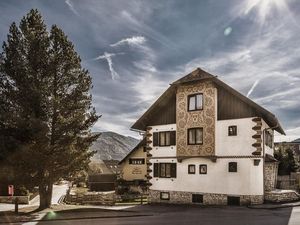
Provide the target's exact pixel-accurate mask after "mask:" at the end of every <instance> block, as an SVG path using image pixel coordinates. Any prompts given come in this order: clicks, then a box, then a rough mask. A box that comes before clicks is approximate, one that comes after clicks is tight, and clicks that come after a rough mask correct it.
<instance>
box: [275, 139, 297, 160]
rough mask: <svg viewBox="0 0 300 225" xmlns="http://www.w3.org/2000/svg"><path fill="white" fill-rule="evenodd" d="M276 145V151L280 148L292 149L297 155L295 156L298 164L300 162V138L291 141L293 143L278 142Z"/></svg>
mask: <svg viewBox="0 0 300 225" xmlns="http://www.w3.org/2000/svg"><path fill="white" fill-rule="evenodd" d="M274 145H275V150H278V149H279V148H280V147H283V149H285V150H287V149H291V150H293V152H294V153H295V156H296V158H297V160H298V162H300V138H298V139H296V140H294V141H291V142H285V141H284V142H277V143H274Z"/></svg>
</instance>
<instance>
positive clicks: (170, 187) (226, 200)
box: [132, 68, 284, 205]
mask: <svg viewBox="0 0 300 225" xmlns="http://www.w3.org/2000/svg"><path fill="white" fill-rule="evenodd" d="M132 129H133V130H138V131H144V132H145V137H146V138H147V140H146V143H147V148H146V150H147V157H148V158H147V166H148V169H147V172H148V175H147V177H148V178H149V180H148V185H149V194H150V201H151V202H164V203H200V204H222V205H225V204H229V205H235V204H236V205H240V204H241V205H244V204H261V203H263V201H264V194H265V192H266V191H270V190H273V189H274V188H275V183H276V176H277V164H278V163H277V162H276V160H275V159H274V157H273V133H274V130H276V131H277V132H279V133H281V134H284V131H283V129H282V127H281V126H280V124H279V122H278V120H277V118H276V117H275V116H274V115H273V114H272V113H270V112H269V111H267V110H266V109H264V108H263V107H261V106H259V105H258V104H256V103H254V102H253V101H251V100H250V99H249V98H247V97H245V96H244V95H242V94H240V93H239V92H237V91H236V90H234V89H233V88H231V87H230V86H228V85H227V84H225V83H224V82H222V81H221V80H219V79H218V78H217V77H216V76H213V75H211V74H209V73H207V72H205V71H203V70H201V69H199V68H198V69H196V70H195V71H193V72H192V73H190V74H188V75H186V76H185V77H183V78H181V79H179V80H177V81H175V82H174V83H172V84H171V85H170V87H169V88H168V89H167V90H166V91H165V92H164V93H163V94H162V95H161V96H160V97H159V98H158V99H157V101H156V102H155V103H154V104H153V105H152V106H151V107H150V108H149V109H148V110H147V111H146V112H145V113H144V115H143V116H142V117H141V118H140V119H138V120H137V121H136V122H135V124H134V125H133V126H132ZM264 169H265V171H264Z"/></svg>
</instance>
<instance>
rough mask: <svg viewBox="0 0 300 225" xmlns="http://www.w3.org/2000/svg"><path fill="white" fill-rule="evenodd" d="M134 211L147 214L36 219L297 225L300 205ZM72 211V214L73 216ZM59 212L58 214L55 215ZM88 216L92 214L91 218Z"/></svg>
mask: <svg viewBox="0 0 300 225" xmlns="http://www.w3.org/2000/svg"><path fill="white" fill-rule="evenodd" d="M133 210H136V211H137V212H141V211H142V212H143V213H144V214H148V215H147V216H132V217H121V216H120V217H118V216H115V217H114V218H95V217H97V215H98V217H101V213H98V214H95V215H94V216H91V215H92V214H91V213H89V216H88V217H90V218H88V217H86V218H84V215H85V214H84V212H80V213H74V217H76V218H77V219H70V217H69V218H67V219H66V220H64V219H63V215H60V217H59V218H60V219H59V220H54V221H39V222H37V223H35V224H38V225H48V224H49V225H50V224H51V225H53V224H59V225H67V224H72V225H79V224H84V225H94V224H95V225H96V224H105V225H136V224H143V225H150V224H151V225H153V224H155V225H166V224H172V225H190V224H193V225H194V224H195V225H196V224H201V225H227V224H228V225H266V224H269V225H299V224H300V207H294V208H281V209H272V210H270V209H249V208H246V207H205V208H204V207H188V206H171V207H168V206H141V207H138V208H136V209H133ZM75 214H76V215H75ZM57 215H59V213H58V214H57ZM91 217H94V218H92V219H91ZM57 218H58V217H57Z"/></svg>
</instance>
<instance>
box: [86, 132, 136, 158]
mask: <svg viewBox="0 0 300 225" xmlns="http://www.w3.org/2000/svg"><path fill="white" fill-rule="evenodd" d="M139 142H140V141H139V140H138V139H135V138H133V137H129V136H123V135H121V134H117V133H114V132H102V133H101V135H100V137H99V138H98V139H97V141H95V142H94V143H93V145H92V146H91V150H93V151H96V152H97V153H95V155H94V156H93V157H92V161H102V160H110V159H115V160H121V159H123V158H124V157H125V156H126V155H127V153H128V152H130V151H131V150H132V149H133V148H134V147H135V146H136V145H137V144H138V143H139Z"/></svg>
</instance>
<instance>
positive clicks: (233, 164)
mask: <svg viewBox="0 0 300 225" xmlns="http://www.w3.org/2000/svg"><path fill="white" fill-rule="evenodd" d="M228 172H231V173H236V172H237V162H230V163H228Z"/></svg>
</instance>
